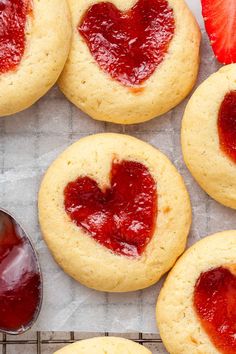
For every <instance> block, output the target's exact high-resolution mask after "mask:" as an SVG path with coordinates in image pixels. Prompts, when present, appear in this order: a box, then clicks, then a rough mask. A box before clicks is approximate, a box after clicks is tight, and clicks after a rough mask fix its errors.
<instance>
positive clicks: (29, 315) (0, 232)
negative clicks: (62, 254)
mask: <svg viewBox="0 0 236 354" xmlns="http://www.w3.org/2000/svg"><path fill="white" fill-rule="evenodd" d="M40 302H41V278H40V271H39V267H38V264H37V261H36V258H35V254H34V252H33V249H32V246H31V244H30V243H29V241H28V239H27V238H26V236H25V235H24V233H23V231H22V229H20V227H19V225H17V224H16V223H15V222H14V220H13V219H12V218H11V217H10V216H9V215H7V214H5V213H4V212H2V211H0V330H5V331H11V332H18V331H19V332H21V331H22V332H23V331H24V328H25V327H28V326H30V324H31V323H32V322H33V320H34V319H35V318H36V317H37V315H38V312H39V309H40Z"/></svg>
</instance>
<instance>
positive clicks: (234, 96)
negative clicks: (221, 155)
mask: <svg viewBox="0 0 236 354" xmlns="http://www.w3.org/2000/svg"><path fill="white" fill-rule="evenodd" d="M218 133H219V139H220V146H221V149H222V150H223V151H224V152H225V154H226V155H228V157H230V158H231V159H232V160H233V161H234V162H235V163H236V91H231V92H229V93H227V95H226V96H225V98H224V101H223V102H222V104H221V107H220V111H219V117H218Z"/></svg>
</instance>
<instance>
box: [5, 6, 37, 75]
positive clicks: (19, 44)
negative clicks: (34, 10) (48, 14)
mask: <svg viewBox="0 0 236 354" xmlns="http://www.w3.org/2000/svg"><path fill="white" fill-rule="evenodd" d="M29 7H30V4H29V0H0V73H6V72H8V71H10V70H14V69H16V68H17V66H18V65H19V63H20V61H21V59H22V57H23V55H24V51H25V26H26V20H27V14H28V13H29V10H30V9H29Z"/></svg>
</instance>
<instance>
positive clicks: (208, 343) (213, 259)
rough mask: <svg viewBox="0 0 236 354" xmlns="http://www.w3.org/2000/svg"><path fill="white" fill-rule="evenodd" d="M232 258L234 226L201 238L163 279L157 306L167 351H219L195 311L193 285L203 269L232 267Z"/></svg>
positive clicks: (172, 353) (185, 353)
mask: <svg viewBox="0 0 236 354" xmlns="http://www.w3.org/2000/svg"><path fill="white" fill-rule="evenodd" d="M235 259H236V230H231V231H223V232H219V233H217V234H214V235H211V236H209V237H206V238H204V239H202V240H201V241H199V242H197V243H196V244H195V245H193V246H192V247H191V248H190V249H188V250H187V251H186V252H185V253H184V254H183V256H181V258H180V259H179V260H178V261H177V263H176V265H175V266H174V268H173V269H172V270H171V272H170V273H169V275H168V277H167V280H166V281H165V284H164V286H163V288H162V290H161V293H160V295H159V298H158V301H157V308H156V315H157V324H158V328H159V330H160V335H161V338H162V340H163V342H164V344H165V346H166V348H167V350H168V352H169V353H170V354H190V353H191V354H220V353H221V351H219V350H218V349H217V348H216V347H215V345H214V344H213V342H212V340H211V339H210V337H209V336H208V334H207V333H206V331H205V330H204V328H203V326H202V324H201V322H200V320H199V318H198V316H197V314H196V310H195V308H194V305H193V304H194V289H195V285H196V283H197V281H198V279H199V277H200V275H201V274H202V273H205V272H208V271H211V270H213V269H216V268H219V267H225V268H227V267H228V269H231V266H232V265H234V268H235V264H236V263H235ZM209 286H210V285H209ZM232 290H233V289H232ZM222 304H223V302H222ZM222 331H223V328H222ZM223 352H224V351H223ZM226 352H227V351H226Z"/></svg>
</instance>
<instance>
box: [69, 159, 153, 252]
mask: <svg viewBox="0 0 236 354" xmlns="http://www.w3.org/2000/svg"><path fill="white" fill-rule="evenodd" d="M64 195H65V209H66V212H67V214H68V215H69V216H70V218H71V220H72V221H74V222H75V223H76V225H77V226H79V227H81V228H82V229H84V230H85V231H87V233H88V234H89V235H90V236H91V237H93V238H94V239H95V240H96V241H97V242H99V243H100V244H101V245H103V246H105V247H107V248H109V249H110V250H112V251H113V252H114V253H116V254H120V255H126V256H131V257H135V256H138V255H141V254H142V252H143V251H144V250H145V247H146V245H147V244H148V242H149V241H150V240H151V238H152V235H153V232H154V228H155V224H156V218H157V191H156V183H155V181H154V179H153V177H152V176H151V174H150V172H149V171H148V169H147V168H146V167H145V166H144V165H143V164H141V163H138V162H132V161H122V162H118V161H116V162H115V161H113V163H112V167H111V172H110V187H103V188H102V189H101V188H100V187H99V186H98V184H97V182H96V181H94V180H93V179H91V178H90V177H79V178H77V179H76V180H75V181H74V182H70V183H69V184H68V185H67V186H66V188H65V191H64Z"/></svg>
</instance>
